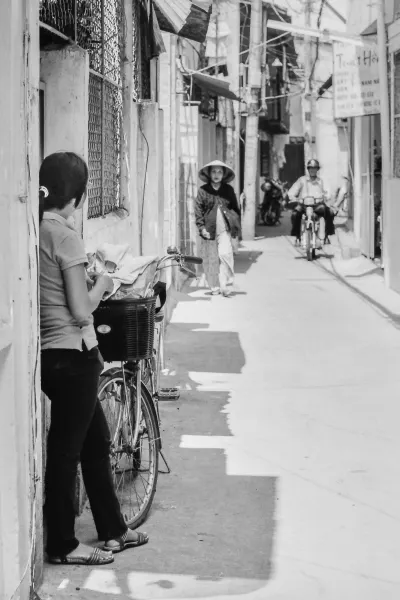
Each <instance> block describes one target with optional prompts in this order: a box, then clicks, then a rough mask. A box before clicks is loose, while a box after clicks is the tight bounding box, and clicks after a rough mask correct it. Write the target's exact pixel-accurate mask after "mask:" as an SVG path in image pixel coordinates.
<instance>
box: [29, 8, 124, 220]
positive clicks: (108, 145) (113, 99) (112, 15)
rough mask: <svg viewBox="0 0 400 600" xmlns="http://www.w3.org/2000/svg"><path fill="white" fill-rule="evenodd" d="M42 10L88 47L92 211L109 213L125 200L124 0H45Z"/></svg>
mask: <svg viewBox="0 0 400 600" xmlns="http://www.w3.org/2000/svg"><path fill="white" fill-rule="evenodd" d="M133 4H134V5H135V4H136V3H135V2H134V3H133ZM39 10H40V13H39V18H40V21H41V22H42V23H44V24H45V25H47V26H48V27H51V28H52V29H53V30H56V31H57V32H59V33H61V34H63V35H64V36H67V37H69V38H71V39H73V40H74V41H75V42H76V43H77V44H78V45H79V46H81V47H82V48H84V49H85V50H87V51H88V53H89V67H90V74H89V123H88V129H89V131H88V134H89V135H88V137H89V189H88V198H89V209H88V217H89V218H93V217H99V216H104V215H106V214H107V213H110V212H112V211H113V210H114V209H115V208H118V207H119V206H120V176H121V141H122V131H121V128H122V60H123V55H124V46H125V22H124V4H123V0H40V7H39Z"/></svg>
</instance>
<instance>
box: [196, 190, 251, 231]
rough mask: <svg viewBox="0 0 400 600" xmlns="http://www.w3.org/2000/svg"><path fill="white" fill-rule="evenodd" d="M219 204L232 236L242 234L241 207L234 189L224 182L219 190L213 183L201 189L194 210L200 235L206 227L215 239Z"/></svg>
mask: <svg viewBox="0 0 400 600" xmlns="http://www.w3.org/2000/svg"><path fill="white" fill-rule="evenodd" d="M218 206H220V207H221V210H222V214H223V215H224V218H225V222H226V224H227V226H228V229H229V231H230V234H231V236H232V237H237V236H238V235H239V234H240V209H239V204H238V201H237V198H236V194H235V192H234V189H233V187H232V186H231V185H229V184H228V183H223V184H222V185H221V187H220V188H219V189H218V190H215V189H214V188H213V186H212V185H211V183H206V184H205V185H202V186H201V188H200V189H199V191H198V194H197V198H196V204H195V209H194V212H195V216H196V225H197V227H198V229H199V232H200V235H201V231H202V229H203V228H205V229H207V231H208V233H209V234H210V236H211V239H212V240H215V237H216V229H217V211H218Z"/></svg>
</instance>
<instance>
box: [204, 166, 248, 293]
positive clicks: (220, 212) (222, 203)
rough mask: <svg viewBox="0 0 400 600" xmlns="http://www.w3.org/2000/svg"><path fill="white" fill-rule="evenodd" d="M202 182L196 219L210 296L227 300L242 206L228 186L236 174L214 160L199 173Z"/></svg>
mask: <svg viewBox="0 0 400 600" xmlns="http://www.w3.org/2000/svg"><path fill="white" fill-rule="evenodd" d="M199 178H200V179H201V180H202V181H204V182H205V185H202V186H201V188H200V189H199V191H198V194H197V198H196V205H195V215H196V225H197V228H198V230H199V234H200V237H201V248H200V253H201V256H202V258H203V267H204V272H205V276H206V279H207V283H208V285H209V286H210V288H211V293H212V294H213V295H215V294H219V293H221V292H222V294H223V295H224V296H225V297H228V296H230V295H231V294H232V285H233V281H234V258H233V247H232V238H237V237H238V236H239V234H240V209H239V204H238V201H237V198H236V194H235V192H234V189H233V187H232V186H231V185H229V182H230V181H232V180H233V179H234V178H235V174H234V172H233V171H232V169H231V168H230V167H228V165H226V164H225V163H223V162H221V161H220V160H213V161H212V162H210V163H208V164H206V165H205V166H204V167H203V168H202V169H200V171H199Z"/></svg>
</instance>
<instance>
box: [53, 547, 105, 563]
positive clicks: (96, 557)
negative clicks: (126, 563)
mask: <svg viewBox="0 0 400 600" xmlns="http://www.w3.org/2000/svg"><path fill="white" fill-rule="evenodd" d="M49 562H50V563H51V564H53V565H87V566H100V565H108V564H109V563H112V562H114V557H113V555H112V554H110V553H109V552H104V551H103V550H101V549H100V548H94V549H93V552H92V553H91V555H90V556H69V555H68V554H67V555H66V556H49Z"/></svg>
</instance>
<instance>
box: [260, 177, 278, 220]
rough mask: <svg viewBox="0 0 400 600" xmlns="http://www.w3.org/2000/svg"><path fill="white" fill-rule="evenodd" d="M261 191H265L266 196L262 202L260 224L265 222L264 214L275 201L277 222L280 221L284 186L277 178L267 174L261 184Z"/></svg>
mask: <svg viewBox="0 0 400 600" xmlns="http://www.w3.org/2000/svg"><path fill="white" fill-rule="evenodd" d="M261 191H262V192H264V197H263V200H262V202H261V204H260V210H259V225H263V224H264V223H263V218H262V215H263V214H264V212H266V211H268V209H269V207H270V206H271V204H273V203H275V207H276V216H277V222H279V220H280V218H281V210H282V206H281V200H282V197H283V191H282V186H281V185H280V184H279V182H278V181H276V180H275V179H272V177H269V175H265V176H264V181H263V183H262V184H261Z"/></svg>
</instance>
